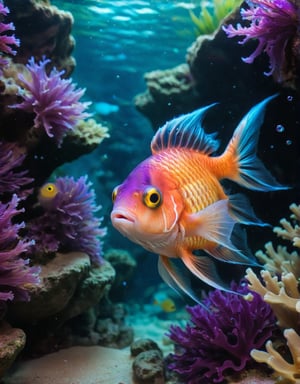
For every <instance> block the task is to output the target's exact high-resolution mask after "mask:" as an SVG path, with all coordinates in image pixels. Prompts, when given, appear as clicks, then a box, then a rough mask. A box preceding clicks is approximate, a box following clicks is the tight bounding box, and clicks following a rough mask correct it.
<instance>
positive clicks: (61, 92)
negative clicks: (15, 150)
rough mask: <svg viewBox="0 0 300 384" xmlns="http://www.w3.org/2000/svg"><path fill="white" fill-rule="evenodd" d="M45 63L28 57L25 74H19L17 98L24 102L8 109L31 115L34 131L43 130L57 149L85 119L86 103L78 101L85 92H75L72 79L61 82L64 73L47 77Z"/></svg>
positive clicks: (46, 62)
mask: <svg viewBox="0 0 300 384" xmlns="http://www.w3.org/2000/svg"><path fill="white" fill-rule="evenodd" d="M49 63H50V60H49V59H46V58H45V57H44V58H43V59H42V60H41V61H40V62H39V63H36V62H35V60H34V58H33V57H31V59H30V60H29V62H28V64H27V65H26V67H27V69H28V72H29V73H28V75H23V74H20V75H19V80H20V81H21V83H22V86H23V87H24V89H23V90H22V91H21V92H20V96H22V98H23V99H24V100H23V102H22V103H19V104H14V105H13V106H11V107H14V108H20V109H23V110H24V111H26V112H28V113H34V114H35V118H34V128H37V129H44V130H45V131H46V133H47V135H48V136H49V137H53V138H54V140H55V141H56V142H57V144H58V145H59V146H60V145H61V143H62V140H63V138H64V136H65V135H66V133H67V132H68V131H69V130H72V129H73V128H74V126H75V124H76V123H77V122H78V121H79V120H80V119H84V118H86V117H88V116H89V115H88V114H87V113H85V112H84V110H85V109H86V108H87V107H88V105H89V104H90V103H89V102H80V101H79V99H80V98H81V97H82V96H83V94H84V92H85V90H84V89H75V85H74V84H73V83H72V79H63V78H62V75H63V74H64V71H60V72H59V71H57V69H56V68H53V69H52V70H51V72H50V74H49V75H48V74H47V72H46V66H47V64H49Z"/></svg>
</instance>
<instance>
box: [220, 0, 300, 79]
mask: <svg viewBox="0 0 300 384" xmlns="http://www.w3.org/2000/svg"><path fill="white" fill-rule="evenodd" d="M247 4H248V6H249V8H248V9H243V8H242V9H241V16H242V18H243V20H248V21H249V22H250V25H249V26H248V27H242V26H241V25H240V24H239V25H237V27H236V29H235V28H234V27H233V26H232V25H228V26H224V27H223V30H224V31H225V32H226V34H227V35H228V37H235V36H245V38H244V39H243V40H242V41H241V42H240V44H244V43H246V42H247V41H249V40H251V39H257V40H258V46H257V48H256V49H255V51H254V52H253V53H252V54H251V55H250V56H248V57H246V58H243V60H244V61H245V62H246V63H252V62H253V61H254V59H255V58H256V57H257V56H259V55H260V54H261V53H262V52H266V53H267V55H268V56H269V59H270V70H269V72H267V73H265V74H266V75H268V76H269V75H271V74H275V75H276V76H277V77H278V78H279V77H280V70H281V69H282V68H283V65H284V62H285V57H286V51H285V50H286V47H287V45H288V43H289V42H290V41H291V40H292V39H293V37H294V36H295V35H296V33H297V30H298V28H299V19H300V10H299V7H297V6H296V4H294V3H293V2H292V1H289V0H251V1H250V0H248V1H247ZM279 80H280V79H279Z"/></svg>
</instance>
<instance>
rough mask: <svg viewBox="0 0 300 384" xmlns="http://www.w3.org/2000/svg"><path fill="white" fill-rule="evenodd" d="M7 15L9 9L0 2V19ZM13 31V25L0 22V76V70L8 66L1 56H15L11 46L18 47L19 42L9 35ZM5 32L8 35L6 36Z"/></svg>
mask: <svg viewBox="0 0 300 384" xmlns="http://www.w3.org/2000/svg"><path fill="white" fill-rule="evenodd" d="M8 13H9V9H8V8H7V7H5V6H4V4H3V3H1V2H0V18H3V17H4V16H6V15H7V14H8ZM14 30H15V27H14V25H13V23H8V24H5V23H1V22H0V53H1V56H0V74H1V72H2V68H3V67H5V66H6V65H7V64H8V61H7V60H6V59H5V58H3V56H2V54H3V53H4V54H9V55H15V54H16V51H15V50H14V49H13V48H12V46H16V47H18V46H19V45H20V41H19V40H18V39H16V37H15V36H14V35H11V32H12V31H14ZM7 32H8V33H9V34H10V35H7Z"/></svg>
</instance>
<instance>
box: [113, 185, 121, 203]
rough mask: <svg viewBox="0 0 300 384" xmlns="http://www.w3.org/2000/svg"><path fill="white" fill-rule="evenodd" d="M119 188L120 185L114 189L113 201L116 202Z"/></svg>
mask: <svg viewBox="0 0 300 384" xmlns="http://www.w3.org/2000/svg"><path fill="white" fill-rule="evenodd" d="M118 189H119V186H117V187H115V188H114V189H113V191H112V194H111V199H112V202H113V203H114V202H115V200H116V197H117V194H118Z"/></svg>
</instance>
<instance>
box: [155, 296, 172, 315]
mask: <svg viewBox="0 0 300 384" xmlns="http://www.w3.org/2000/svg"><path fill="white" fill-rule="evenodd" d="M153 304H154V305H155V306H156V307H158V308H160V309H161V311H163V312H166V313H170V312H174V311H176V304H175V302H174V300H173V299H172V298H171V297H170V296H169V295H168V294H167V293H166V292H157V293H156V294H155V295H154V297H153Z"/></svg>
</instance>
